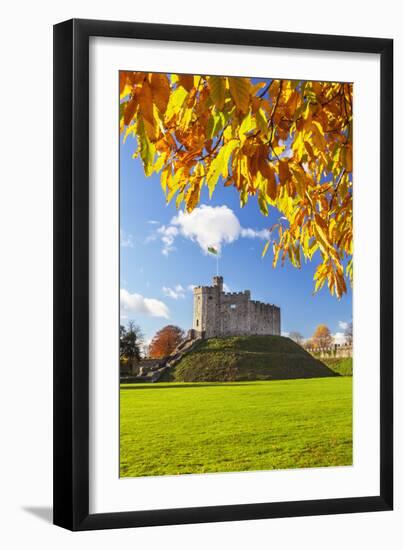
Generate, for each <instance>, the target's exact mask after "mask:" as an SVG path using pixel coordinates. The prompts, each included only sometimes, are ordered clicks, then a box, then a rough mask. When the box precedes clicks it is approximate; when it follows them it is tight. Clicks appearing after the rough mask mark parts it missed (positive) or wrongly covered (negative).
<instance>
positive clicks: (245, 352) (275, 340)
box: [165, 336, 337, 382]
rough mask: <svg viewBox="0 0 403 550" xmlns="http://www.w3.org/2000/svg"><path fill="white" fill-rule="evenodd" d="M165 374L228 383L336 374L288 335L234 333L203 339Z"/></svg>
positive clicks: (180, 379) (173, 378)
mask: <svg viewBox="0 0 403 550" xmlns="http://www.w3.org/2000/svg"><path fill="white" fill-rule="evenodd" d="M168 376H169V379H170V380H171V381H177V382H225V381H227V382H229V381H236V380H239V381H242V380H288V379H295V378H320V377H326V376H337V374H336V373H335V372H333V370H331V369H329V368H328V367H327V366H326V365H324V364H323V363H322V362H321V361H319V360H318V359H315V358H314V357H312V356H311V355H310V354H309V353H308V352H306V351H305V350H304V349H303V348H302V347H301V346H299V345H298V344H296V343H295V342H293V341H292V340H290V339H289V338H284V337H282V336H236V337H232V338H211V339H209V340H204V341H202V342H201V343H200V344H199V345H198V346H197V347H196V348H194V349H193V350H192V351H191V352H190V353H189V354H188V355H185V357H184V358H183V359H182V360H181V361H180V362H179V363H178V364H177V366H176V367H175V369H173V371H172V372H170V373H169V375H168ZM165 380H167V378H165Z"/></svg>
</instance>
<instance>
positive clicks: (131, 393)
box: [120, 377, 352, 477]
mask: <svg viewBox="0 0 403 550" xmlns="http://www.w3.org/2000/svg"><path fill="white" fill-rule="evenodd" d="M120 406H121V426H120V431H121V433H120V445H121V447H120V452H121V455H120V474H121V476H122V477H132V476H146V475H154V476H155V475H173V474H191V473H203V472H233V471H245V470H271V469H279V468H307V467H318V466H339V465H350V464H351V463H352V378H350V377H335V378H317V379H310V380H302V379H300V380H284V381H271V382H264V381H263V382H262V381H259V382H234V383H199V384H195V383H189V384H177V383H166V384H163V383H160V384H158V383H157V384H132V385H123V386H122V387H121V401H120Z"/></svg>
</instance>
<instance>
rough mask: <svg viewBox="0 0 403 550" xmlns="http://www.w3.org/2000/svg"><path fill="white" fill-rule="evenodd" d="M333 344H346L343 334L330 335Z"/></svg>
mask: <svg viewBox="0 0 403 550" xmlns="http://www.w3.org/2000/svg"><path fill="white" fill-rule="evenodd" d="M332 337H333V342H334V343H335V344H338V345H343V344H345V343H346V337H345V334H344V332H335V333H334V334H332Z"/></svg>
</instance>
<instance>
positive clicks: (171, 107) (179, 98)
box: [165, 86, 188, 122]
mask: <svg viewBox="0 0 403 550" xmlns="http://www.w3.org/2000/svg"><path fill="white" fill-rule="evenodd" d="M187 95H188V93H187V91H186V90H185V88H183V87H182V86H179V88H176V90H174V91H173V92H172V93H171V95H170V96H169V101H168V106H167V110H166V113H165V116H166V120H167V122H169V121H170V120H171V118H172V117H173V116H174V115H176V114H178V113H179V111H180V110H181V108H182V105H183V102H184V101H185V99H186V96H187Z"/></svg>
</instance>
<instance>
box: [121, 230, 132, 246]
mask: <svg viewBox="0 0 403 550" xmlns="http://www.w3.org/2000/svg"><path fill="white" fill-rule="evenodd" d="M120 246H122V247H124V248H133V235H131V234H130V233H126V232H125V231H123V229H121V230H120Z"/></svg>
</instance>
